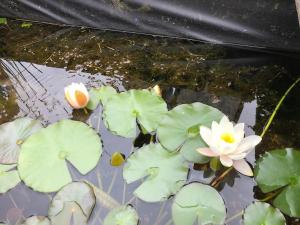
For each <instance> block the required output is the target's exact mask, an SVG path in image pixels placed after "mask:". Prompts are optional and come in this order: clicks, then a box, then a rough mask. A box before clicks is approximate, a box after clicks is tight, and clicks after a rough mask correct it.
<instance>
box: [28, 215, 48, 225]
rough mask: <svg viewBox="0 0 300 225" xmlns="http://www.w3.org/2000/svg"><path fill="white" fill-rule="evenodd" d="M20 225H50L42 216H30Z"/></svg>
mask: <svg viewBox="0 0 300 225" xmlns="http://www.w3.org/2000/svg"><path fill="white" fill-rule="evenodd" d="M22 225H50V221H49V219H48V218H47V217H44V216H32V217H29V218H27V219H26V220H25V222H23V223H22Z"/></svg>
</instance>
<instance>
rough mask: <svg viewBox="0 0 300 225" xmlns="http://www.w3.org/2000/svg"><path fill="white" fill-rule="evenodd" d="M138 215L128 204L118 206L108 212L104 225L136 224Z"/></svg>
mask: <svg viewBox="0 0 300 225" xmlns="http://www.w3.org/2000/svg"><path fill="white" fill-rule="evenodd" d="M138 221H139V216H138V214H137V212H136V211H135V209H134V208H133V207H132V206H130V205H127V206H126V205H125V206H120V207H118V208H116V209H113V210H112V211H110V212H109V213H108V215H107V216H106V217H105V219H104V225H137V224H138Z"/></svg>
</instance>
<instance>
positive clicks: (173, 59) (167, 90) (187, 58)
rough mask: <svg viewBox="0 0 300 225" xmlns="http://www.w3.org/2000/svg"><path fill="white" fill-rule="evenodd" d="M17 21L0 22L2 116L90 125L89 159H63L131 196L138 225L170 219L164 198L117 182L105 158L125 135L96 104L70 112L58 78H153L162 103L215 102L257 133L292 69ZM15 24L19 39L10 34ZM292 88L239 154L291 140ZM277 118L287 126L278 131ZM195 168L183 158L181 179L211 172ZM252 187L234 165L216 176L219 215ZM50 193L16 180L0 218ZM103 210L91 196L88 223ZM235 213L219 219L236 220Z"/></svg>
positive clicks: (294, 136) (26, 209)
mask: <svg viewBox="0 0 300 225" xmlns="http://www.w3.org/2000/svg"><path fill="white" fill-rule="evenodd" d="M18 30H19V28H18V27H17V26H16V25H15V24H13V25H12V28H11V30H9V31H0V32H3V34H4V35H3V36H1V37H5V38H6V39H4V43H5V46H4V50H3V52H6V53H5V54H4V53H3V52H2V53H3V54H2V55H4V56H3V57H2V59H0V94H1V96H0V101H1V102H0V121H1V123H3V122H6V121H8V120H12V119H13V118H14V117H20V116H30V117H32V118H38V119H40V120H42V121H43V123H44V124H45V125H48V124H50V123H53V122H55V121H57V120H60V119H63V118H74V119H76V120H81V121H84V122H86V123H88V124H90V125H91V126H92V127H94V128H95V129H96V130H97V131H98V133H99V134H100V135H101V138H102V140H103V145H104V152H103V155H102V157H101V160H100V163H99V165H98V167H97V168H96V169H94V170H93V171H92V172H91V173H89V174H88V175H86V176H84V177H83V176H81V175H80V174H79V173H78V172H77V171H76V170H75V169H73V168H71V167H70V169H71V173H72V176H73V179H74V180H79V179H86V180H89V181H90V182H92V183H93V184H95V185H97V186H98V187H100V188H102V189H103V190H104V191H105V192H106V193H107V194H108V195H111V196H112V198H114V199H115V200H116V201H118V202H119V203H120V204H125V203H130V204H132V205H133V206H134V207H135V208H136V209H137V211H138V213H139V215H140V218H141V222H140V224H142V225H154V224H155V225H167V224H169V225H170V224H172V222H171V221H170V218H171V215H170V205H171V203H172V199H171V200H168V201H166V202H163V203H157V204H153V203H144V202H142V201H140V200H138V199H136V198H135V197H133V195H132V192H133V190H134V189H135V188H136V187H137V186H138V185H139V183H140V182H135V183H133V184H130V185H126V184H125V183H124V182H123V178H122V168H118V167H112V166H111V165H110V163H109V160H110V155H111V154H112V153H113V152H115V151H120V152H123V153H124V154H125V155H126V157H128V156H129V155H130V153H132V151H134V147H133V143H134V140H132V139H125V138H122V137H117V136H114V135H112V134H111V133H110V132H108V131H107V129H106V128H105V126H104V124H103V122H102V120H101V118H99V115H100V113H101V110H102V109H101V107H98V108H97V109H96V110H95V111H94V112H91V113H90V114H88V115H87V114H85V113H84V112H83V111H81V110H77V111H72V109H71V108H70V106H69V105H68V104H67V102H66V100H65V99H64V93H63V88H64V87H65V86H66V85H68V84H70V83H71V82H83V83H84V84H86V85H87V87H98V86H101V85H112V86H114V87H115V88H116V89H118V90H119V91H123V90H126V89H129V88H146V87H150V86H153V85H155V84H156V83H159V84H160V85H161V87H162V90H163V97H164V99H165V100H166V101H167V103H168V106H169V108H172V107H174V106H176V105H178V104H182V103H192V102H196V101H200V102H204V103H206V104H209V105H212V106H214V107H217V108H219V109H220V110H222V111H223V112H224V113H226V114H227V115H229V117H230V118H231V119H232V120H235V121H238V122H244V123H245V124H246V133H247V135H249V134H252V133H260V131H261V130H262V127H263V126H264V124H265V122H266V120H267V118H268V116H269V115H270V113H271V112H272V109H273V108H274V106H275V105H276V103H277V101H278V100H279V98H280V96H281V94H282V93H283V92H284V90H285V89H286V87H287V86H288V85H289V84H290V83H291V81H292V80H293V79H294V78H295V77H293V76H294V73H295V68H293V65H294V64H293V63H292V60H288V61H289V62H288V63H285V62H283V61H282V59H283V58H282V57H279V56H278V57H277V56H272V55H269V54H262V53H253V52H247V51H242V50H232V49H225V48H221V47H218V46H210V45H207V44H201V43H191V42H184V41H178V40H168V39H160V38H152V37H144V36H136V35H132V36H129V35H127V34H118V33H109V32H106V33H103V32H99V31H92V30H82V29H79V30H78V29H72V28H67V29H66V28H59V27H49V29H46V28H45V27H44V26H43V25H34V26H33V29H32V30H25V31H22V33H18ZM16 33H17V34H20V36H21V37H22V39H21V38H20V37H19V36H14V34H16ZM42 35H46V37H41V36H42ZM32 40H34V41H32ZM26 42H27V43H26ZM256 56H257V57H256ZM297 72H298V71H297ZM297 91H298V92H297ZM297 93H298V94H299V89H296V91H295V92H293V93H292V94H291V96H289V100H288V101H287V102H286V103H285V105H284V107H283V109H282V110H281V113H280V114H279V115H278V116H277V118H276V121H277V122H275V124H274V125H273V127H272V129H271V130H270V132H269V134H268V135H267V136H268V137H269V139H268V141H267V142H263V143H262V145H261V146H260V147H259V148H258V149H257V151H256V154H255V153H254V152H253V153H252V154H250V155H249V156H248V158H247V159H248V161H249V162H251V163H252V164H253V163H254V161H255V157H257V155H258V154H259V153H261V152H263V151H265V150H268V149H271V148H275V147H281V146H293V147H299V146H300V143H299V139H300V138H299V133H300V132H299V127H300V126H299V125H300V124H299V111H298V113H297V110H299V108H300V106H299V102H298V103H297V101H295V99H296V96H297ZM295 102H296V103H295ZM287 113H288V116H287ZM282 126H285V129H289V130H290V132H289V133H282V132H281V127H282ZM291 126H293V129H291ZM274 137H277V138H274ZM147 141H149V140H148V138H146V137H143V136H141V137H140V138H139V145H141V144H140V143H145V142H147ZM194 168H197V167H194ZM202 169H204V170H201V171H200V170H198V169H193V166H192V165H191V172H190V174H189V181H190V182H191V181H200V182H203V183H209V182H210V181H211V180H212V178H213V176H212V174H211V173H210V171H209V170H208V169H207V168H202ZM254 186H255V182H254V181H253V179H252V178H248V177H245V176H242V175H239V174H237V173H235V172H234V173H232V175H231V176H230V177H228V178H227V179H225V182H224V183H223V184H222V185H221V186H220V187H219V190H220V191H221V194H222V196H223V198H224V201H225V203H226V206H227V213H228V217H231V216H232V215H235V214H236V213H238V212H239V211H240V210H242V209H244V208H245V207H246V206H247V205H249V204H250V203H251V202H252V201H253V200H254V195H255V194H256V193H254V192H253V188H254ZM259 194H260V193H258V195H259ZM51 197H52V195H46V194H41V193H36V192H33V191H32V190H31V189H29V188H28V187H26V186H25V185H23V184H21V185H19V186H17V187H16V188H14V189H13V190H11V191H9V192H8V193H6V194H4V195H0V221H1V220H6V219H8V220H9V221H11V222H12V223H14V222H15V221H16V220H17V219H18V218H20V217H22V216H25V217H28V216H30V215H47V209H48V203H49V201H50V199H51ZM108 211H109V207H107V206H105V204H99V205H98V206H97V208H96V209H95V210H94V212H93V216H92V218H91V221H90V223H89V224H95V225H96V224H97V225H98V224H102V221H103V218H104V217H105V215H106V213H107V212H108ZM240 219H241V218H240V217H239V218H237V219H235V220H232V221H230V222H229V223H228V225H236V224H240V223H239V221H240ZM290 224H292V223H290ZM295 224H296V223H295Z"/></svg>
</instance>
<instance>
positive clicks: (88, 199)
mask: <svg viewBox="0 0 300 225" xmlns="http://www.w3.org/2000/svg"><path fill="white" fill-rule="evenodd" d="M65 202H76V203H77V204H78V205H79V206H80V208H81V209H82V211H83V213H84V214H85V216H86V217H87V218H89V217H90V215H91V213H92V210H93V208H94V206H95V204H96V197H95V194H94V191H93V189H92V187H91V186H90V185H89V184H87V183H84V182H72V183H69V184H67V185H66V186H64V187H63V188H62V189H61V190H60V191H59V192H58V193H57V194H56V195H55V197H54V198H53V199H52V202H51V205H50V207H49V212H48V214H49V216H55V215H57V214H58V213H59V212H61V211H62V210H63V207H64V203H65Z"/></svg>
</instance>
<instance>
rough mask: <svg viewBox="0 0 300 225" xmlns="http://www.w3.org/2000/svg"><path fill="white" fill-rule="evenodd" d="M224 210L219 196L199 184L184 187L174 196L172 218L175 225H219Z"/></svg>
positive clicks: (222, 222) (211, 189)
mask: <svg viewBox="0 0 300 225" xmlns="http://www.w3.org/2000/svg"><path fill="white" fill-rule="evenodd" d="M225 217H226V209H225V205H224V201H223V199H222V197H221V196H220V194H219V193H218V192H217V191H216V190H215V189H214V188H212V187H210V186H208V185H204V184H201V183H191V184H188V185H186V186H184V187H183V188H182V189H181V190H180V191H179V192H178V193H177V194H176V196H175V199H174V202H173V205H172V218H173V222H174V224H175V225H193V224H195V221H197V222H198V223H197V225H207V224H211V225H221V224H224V221H225Z"/></svg>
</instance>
